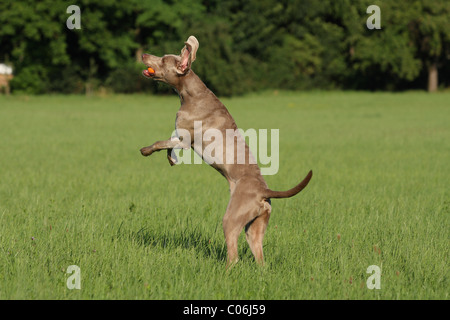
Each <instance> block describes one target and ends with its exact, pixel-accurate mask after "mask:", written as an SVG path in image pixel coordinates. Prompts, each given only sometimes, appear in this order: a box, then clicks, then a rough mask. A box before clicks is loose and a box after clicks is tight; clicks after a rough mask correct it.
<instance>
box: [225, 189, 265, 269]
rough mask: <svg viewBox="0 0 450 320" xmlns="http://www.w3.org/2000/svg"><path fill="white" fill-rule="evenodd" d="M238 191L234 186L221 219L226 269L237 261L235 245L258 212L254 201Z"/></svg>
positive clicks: (256, 203)
mask: <svg viewBox="0 0 450 320" xmlns="http://www.w3.org/2000/svg"><path fill="white" fill-rule="evenodd" d="M239 191H240V190H239V186H236V188H235V190H234V192H233V194H232V196H231V199H230V202H229V203H228V207H227V211H226V213H225V216H224V217H223V232H224V235H225V241H226V244H227V251H228V258H227V268H228V267H230V266H231V265H233V264H235V263H236V262H237V261H238V249H237V245H238V238H239V235H240V233H241V232H242V229H244V227H245V225H246V224H248V223H249V222H250V221H252V220H254V219H255V217H257V215H258V212H259V211H260V210H259V206H258V202H257V201H256V200H250V201H249V200H248V197H246V196H247V194H246V193H245V191H243V192H242V193H241V192H239Z"/></svg>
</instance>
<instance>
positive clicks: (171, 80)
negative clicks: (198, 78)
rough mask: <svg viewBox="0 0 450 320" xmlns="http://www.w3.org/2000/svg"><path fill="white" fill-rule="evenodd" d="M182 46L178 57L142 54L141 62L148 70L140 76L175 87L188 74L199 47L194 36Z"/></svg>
mask: <svg viewBox="0 0 450 320" xmlns="http://www.w3.org/2000/svg"><path fill="white" fill-rule="evenodd" d="M184 44H185V45H184V47H183V49H181V53H180V55H174V54H167V55H165V56H163V57H157V56H153V55H151V54H146V53H144V54H143V55H142V62H144V63H145V65H146V66H147V67H148V69H146V70H144V71H142V74H143V75H144V76H145V77H147V78H152V79H154V80H158V81H163V82H166V83H168V84H170V85H172V86H177V84H178V83H179V81H180V78H181V77H184V76H185V75H187V74H188V73H189V70H190V69H191V65H192V63H193V62H194V61H195V56H196V53H197V50H198V45H199V44H198V40H197V38H195V37H194V36H190V37H189V38H188V39H187V41H186V42H185V43H184Z"/></svg>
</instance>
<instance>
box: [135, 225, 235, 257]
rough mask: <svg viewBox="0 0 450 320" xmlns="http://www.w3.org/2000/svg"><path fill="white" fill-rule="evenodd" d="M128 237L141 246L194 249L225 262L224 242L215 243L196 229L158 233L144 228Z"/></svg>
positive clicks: (205, 255)
mask: <svg viewBox="0 0 450 320" xmlns="http://www.w3.org/2000/svg"><path fill="white" fill-rule="evenodd" d="M128 237H129V238H130V239H131V240H132V241H134V242H136V243H137V244H138V245H140V246H145V247H154V248H167V249H170V248H182V249H187V250H189V249H194V250H195V251H196V252H198V253H200V254H201V255H203V256H204V257H206V258H212V259H216V260H218V261H220V262H225V261H226V258H227V249H226V245H225V242H224V241H220V243H219V242H218V241H215V240H214V239H211V238H210V237H208V236H207V235H205V234H204V233H202V232H200V231H199V230H196V229H189V230H183V231H182V232H176V231H174V232H167V231H166V232H158V231H155V230H148V229H146V228H142V229H140V230H139V231H137V232H131V233H129V234H128Z"/></svg>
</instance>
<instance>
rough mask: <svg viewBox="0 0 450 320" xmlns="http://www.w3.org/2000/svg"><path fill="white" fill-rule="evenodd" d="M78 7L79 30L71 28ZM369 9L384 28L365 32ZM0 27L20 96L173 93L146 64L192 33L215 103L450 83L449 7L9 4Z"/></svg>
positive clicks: (423, 2)
mask: <svg viewBox="0 0 450 320" xmlns="http://www.w3.org/2000/svg"><path fill="white" fill-rule="evenodd" d="M73 4H74V5H78V6H79V7H80V9H81V29H79V30H77V29H73V30H69V29H68V28H67V27H66V20H67V19H68V18H69V16H70V15H71V13H67V12H66V9H67V7H68V6H69V5H73ZM372 4H375V5H378V6H379V7H380V9H381V29H380V30H376V29H373V30H370V29H368V28H367V26H366V21H367V19H368V18H369V17H370V15H371V14H370V13H366V10H367V7H368V6H370V5H372ZM0 25H1V27H0V62H6V63H7V64H10V65H12V66H13V67H14V74H15V77H14V79H13V80H12V82H11V87H12V90H13V91H15V92H21V91H22V92H27V93H48V92H61V93H89V92H91V91H93V90H98V89H99V88H109V89H111V90H113V91H114V92H123V93H133V92H143V91H147V92H148V91H151V92H168V91H169V90H170V89H168V88H167V86H163V85H158V84H157V83H154V82H153V81H149V80H147V79H144V78H143V76H142V75H141V71H142V69H143V68H144V66H143V64H142V63H139V57H140V56H141V54H142V53H143V52H148V53H152V54H155V55H163V54H165V53H176V54H178V53H179V52H180V50H181V48H182V46H183V43H184V41H185V40H186V39H187V38H188V36H189V35H191V34H192V35H195V36H196V37H197V39H198V40H199V42H200V48H199V51H198V53H197V60H196V62H195V63H194V65H193V69H194V70H195V72H196V73H197V74H198V75H199V76H200V77H201V78H202V79H203V80H204V82H205V83H206V84H207V85H208V86H209V87H210V88H211V89H212V90H213V91H214V92H215V93H216V94H218V95H234V94H242V93H246V92H249V91H255V90H263V89H269V88H270V89H288V90H307V89H312V88H321V89H356V90H360V89H364V90H404V89H428V90H430V91H434V90H436V89H437V88H438V87H447V86H448V85H449V84H450V72H449V71H450V66H449V60H450V1H448V0H433V1H427V0H396V1H375V0H366V1H363V0H339V1H336V0H321V1H317V0H277V1H274V0H211V1H206V0H178V1H174V0H172V1H171V0H166V1H163V0H151V1H143V0H127V1H114V0H77V1H74V0H71V1H59V0H56V1H55V0H15V1H11V0H0Z"/></svg>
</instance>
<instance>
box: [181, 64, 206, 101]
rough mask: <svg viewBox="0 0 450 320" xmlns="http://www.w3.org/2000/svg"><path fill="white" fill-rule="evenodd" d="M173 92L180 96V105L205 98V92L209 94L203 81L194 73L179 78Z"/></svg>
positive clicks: (190, 72) (190, 71)
mask: <svg viewBox="0 0 450 320" xmlns="http://www.w3.org/2000/svg"><path fill="white" fill-rule="evenodd" d="M175 90H176V91H177V93H178V95H179V96H180V101H181V104H184V103H189V102H191V101H192V102H193V101H197V102H198V100H199V99H200V98H202V97H205V93H206V92H207V91H209V92H211V91H210V90H209V89H208V87H207V86H206V85H205V84H204V83H203V81H202V80H201V79H200V78H199V77H198V76H197V75H196V74H195V73H194V71H192V70H189V72H188V73H187V74H186V75H184V76H182V77H181V78H180V81H179V82H178V84H177V85H176V86H175Z"/></svg>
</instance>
